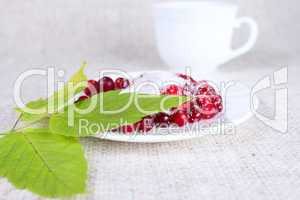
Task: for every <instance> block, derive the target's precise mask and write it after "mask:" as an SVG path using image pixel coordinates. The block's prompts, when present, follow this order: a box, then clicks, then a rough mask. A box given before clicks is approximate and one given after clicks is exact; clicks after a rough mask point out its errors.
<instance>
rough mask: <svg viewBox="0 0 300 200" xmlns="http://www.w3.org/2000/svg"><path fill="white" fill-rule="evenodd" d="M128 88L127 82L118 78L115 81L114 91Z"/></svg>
mask: <svg viewBox="0 0 300 200" xmlns="http://www.w3.org/2000/svg"><path fill="white" fill-rule="evenodd" d="M128 86H129V80H128V79H124V78H122V77H119V78H117V79H116V80H115V88H116V89H124V88H127V87H128Z"/></svg>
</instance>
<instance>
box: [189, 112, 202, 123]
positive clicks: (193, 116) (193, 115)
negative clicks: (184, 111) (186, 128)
mask: <svg viewBox="0 0 300 200" xmlns="http://www.w3.org/2000/svg"><path fill="white" fill-rule="evenodd" d="M201 116H202V114H201V113H200V112H192V113H191V114H190V115H189V123H194V122H197V121H199V120H200V119H201Z"/></svg>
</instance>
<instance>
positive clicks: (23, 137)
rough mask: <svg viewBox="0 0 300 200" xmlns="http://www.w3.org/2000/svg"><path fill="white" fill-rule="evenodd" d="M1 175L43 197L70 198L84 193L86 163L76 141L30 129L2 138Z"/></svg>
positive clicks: (80, 147) (47, 131)
mask: <svg viewBox="0 0 300 200" xmlns="http://www.w3.org/2000/svg"><path fill="white" fill-rule="evenodd" d="M0 176H3V177H6V178H7V179H8V180H9V181H10V182H11V183H12V184H13V185H14V186H15V187H16V188H19V189H28V190H30V191H31V192H33V193H36V194H39V195H41V196H46V197H63V196H70V195H74V194H77V193H83V192H84V191H85V187H86V178H87V162H86V160H85V158H84V152H83V149H82V146H81V144H80V143H79V142H78V140H77V139H76V138H68V137H64V136H60V135H54V134H51V133H50V132H49V130H48V129H27V130H24V131H23V132H10V133H8V135H6V136H4V137H2V138H1V139H0Z"/></svg>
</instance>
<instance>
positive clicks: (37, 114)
mask: <svg viewBox="0 0 300 200" xmlns="http://www.w3.org/2000/svg"><path fill="white" fill-rule="evenodd" d="M86 66H87V65H86V63H85V62H84V63H83V64H82V65H81V67H80V69H79V70H78V71H77V72H76V73H75V74H74V75H73V76H72V77H71V78H70V80H69V81H68V83H67V84H66V85H65V86H64V87H63V88H62V89H60V90H58V91H57V92H55V93H54V94H53V95H52V96H50V97H49V98H48V99H38V100H35V101H31V102H29V103H28V104H26V106H25V108H16V111H17V112H19V113H21V114H22V117H21V120H22V121H26V122H35V121H39V120H41V119H43V118H45V117H48V116H49V115H51V114H53V113H55V112H58V111H59V110H61V109H63V108H64V107H65V106H67V105H68V104H69V101H70V100H71V99H72V98H73V97H74V96H75V95H76V94H78V93H79V92H81V91H82V89H83V88H84V87H85V86H86V84H87V83H86V80H87V77H86V75H85V74H84V69H85V68H86ZM76 87H77V88H76ZM29 109H30V110H29ZM29 111H30V112H29Z"/></svg>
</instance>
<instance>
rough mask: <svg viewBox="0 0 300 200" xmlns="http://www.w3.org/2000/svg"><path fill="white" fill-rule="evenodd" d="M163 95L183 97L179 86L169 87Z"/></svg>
mask: <svg viewBox="0 0 300 200" xmlns="http://www.w3.org/2000/svg"><path fill="white" fill-rule="evenodd" d="M162 94H169V95H182V88H181V87H180V86H177V85H168V86H167V87H166V88H165V89H164V90H163V91H162Z"/></svg>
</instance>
